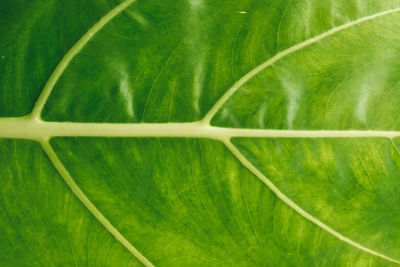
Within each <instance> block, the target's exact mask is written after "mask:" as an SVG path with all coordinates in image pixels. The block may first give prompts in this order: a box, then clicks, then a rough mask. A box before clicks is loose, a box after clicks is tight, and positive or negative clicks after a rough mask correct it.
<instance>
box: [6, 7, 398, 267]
mask: <svg viewBox="0 0 400 267" xmlns="http://www.w3.org/2000/svg"><path fill="white" fill-rule="evenodd" d="M134 1H135V0H125V1H123V2H122V3H121V4H120V5H118V6H117V7H115V8H114V9H113V10H111V11H110V12H109V13H108V14H106V15H105V16H104V17H103V18H102V19H100V21H99V22H97V23H96V24H95V25H93V27H92V28H91V29H90V30H89V31H88V32H87V33H86V34H85V35H84V36H82V38H81V39H80V40H79V41H78V42H77V43H76V44H75V45H74V46H73V47H72V48H71V49H70V51H68V53H67V54H66V55H65V56H64V57H63V59H62V60H61V61H60V63H59V64H58V66H57V67H56V69H55V70H54V72H53V73H52V74H51V76H50V78H49V80H48V81H47V83H46V85H45V86H44V88H43V91H42V93H41V94H40V96H39V98H38V100H37V102H36V103H35V106H34V108H33V110H32V113H31V114H30V115H28V116H25V117H19V118H0V129H1V131H0V138H22V139H30V140H35V141H38V142H40V143H41V145H42V147H43V149H44V151H45V152H46V153H47V155H48V156H49V158H50V160H51V161H52V163H53V165H54V166H55V167H56V169H57V170H58V172H59V173H60V175H61V176H62V178H63V179H64V181H65V182H66V183H67V184H68V186H69V187H70V189H71V191H72V192H73V193H74V194H75V195H76V196H77V198H78V199H79V200H80V201H81V202H82V203H83V204H84V205H85V206H86V207H87V209H88V210H89V211H90V212H91V213H92V214H93V215H94V216H95V217H96V219H97V220H98V221H99V222H100V223H101V224H102V225H103V226H104V227H105V228H106V229H107V230H108V231H109V232H110V233H111V234H112V235H113V236H114V237H115V238H116V239H117V240H118V241H119V242H120V243H121V244H122V245H123V246H124V247H125V248H127V249H128V250H129V251H130V252H131V253H132V254H133V255H134V256H135V257H137V258H138V259H139V260H140V261H141V262H142V263H143V264H144V265H145V266H153V264H152V263H151V262H150V261H149V260H148V259H147V258H145V257H144V256H143V255H142V254H141V253H140V252H139V251H138V250H137V249H136V248H135V247H134V246H133V245H132V244H131V243H130V242H129V241H128V240H126V239H125V238H124V236H123V235H122V234H121V233H120V232H119V231H118V230H117V229H116V228H115V227H114V226H113V225H112V224H111V223H110V222H109V221H108V220H107V218H106V217H105V216H104V215H103V214H102V213H101V212H100V211H99V210H98V209H97V208H96V206H95V205H94V204H93V203H92V202H91V201H90V200H89V199H88V198H87V197H86V195H85V194H84V193H83V192H82V191H81V189H80V188H79V187H78V186H77V184H76V183H75V182H74V180H73V179H72V177H71V175H70V174H69V172H68V171H67V169H66V168H65V167H64V166H63V164H62V162H61V161H60V160H59V159H58V156H57V155H56V153H55V151H54V150H53V149H52V147H51V145H50V143H49V142H48V141H49V139H50V138H52V137H56V136H76V137H77V136H92V137H188V138H211V139H215V140H219V141H222V142H223V143H224V144H225V145H226V147H227V148H228V149H229V150H230V151H231V152H232V154H233V155H234V156H235V157H236V158H237V159H238V160H239V161H240V162H241V163H242V164H243V166H245V167H246V168H247V169H249V170H250V171H251V172H252V173H253V174H254V175H255V176H256V177H257V178H258V179H260V180H261V181H262V182H263V183H264V184H266V185H267V186H268V187H269V188H270V189H271V190H272V191H273V192H274V193H275V194H276V195H277V196H278V197H279V198H280V199H281V200H282V201H283V202H285V203H286V204H287V205H288V206H290V207H291V208H293V209H294V210H295V211H296V212H298V213H299V214H300V215H302V216H303V217H304V218H306V219H307V220H309V221H311V222H313V223H314V224H316V225H318V226H319V227H321V228H322V229H324V230H325V231H327V232H329V233H330V234H332V235H334V236H335V237H337V238H338V239H340V240H342V241H344V242H346V243H348V244H349V245H351V246H354V247H356V248H358V249H360V250H363V251H365V252H367V253H370V254H372V255H375V256H377V257H380V258H383V259H386V260H388V261H391V262H394V263H398V264H400V261H399V260H396V259H393V258H390V257H388V256H386V255H384V254H381V253H379V252H376V251H374V250H371V249H369V248H366V247H364V246H362V245H361V244H359V243H357V242H355V241H353V240H351V239H349V238H347V237H345V236H343V235H341V234H340V233H338V232H336V231H335V230H334V229H332V228H330V227H329V226H327V225H326V224H324V223H323V222H321V221H319V220H318V219H317V218H315V217H313V216H312V215H311V214H309V213H307V212H306V211H305V210H303V209H302V208H301V207H299V206H298V205H297V204H295V203H294V202H293V201H292V200H290V199H289V198H288V197H287V196H285V195H284V194H283V193H282V192H281V191H280V190H279V189H278V188H277V187H276V186H275V185H274V184H273V183H272V182H271V181H270V180H269V179H268V178H267V177H265V176H264V175H263V174H262V173H261V172H260V171H259V170H258V169H257V168H256V167H255V166H254V165H253V164H252V163H251V162H250V161H249V160H248V159H246V157H245V156H244V155H243V154H241V152H240V151H239V150H238V149H237V148H236V147H235V146H234V145H233V144H232V143H231V142H230V138H232V137H270V138H279V137H280V138H357V137H359V138H362V137H385V138H394V137H399V136H400V132H397V131H357V130H262V129H236V128H221V127H215V126H211V125H210V122H211V119H212V118H213V117H214V115H215V114H216V113H217V112H218V111H219V110H220V109H221V108H222V106H223V105H224V104H225V103H226V102H227V101H228V100H229V99H230V97H231V96H232V95H233V94H234V93H235V92H236V91H237V90H238V89H239V88H240V87H241V86H242V85H244V84H245V83H246V82H247V81H248V80H250V79H251V78H252V77H254V76H255V75H257V74H258V73H259V72H261V71H262V70H264V69H265V68H267V67H268V66H271V65H272V64H274V63H275V62H276V61H278V60H279V59H281V58H282V57H285V56H287V55H289V54H291V53H294V52H296V51H298V50H300V49H302V48H304V47H306V46H308V45H311V44H313V43H315V42H318V41H319V40H321V39H323V38H326V37H328V36H330V35H332V34H334V33H336V32H339V31H341V30H344V29H347V28H349V27H351V26H354V25H357V24H359V23H362V22H364V21H367V20H372V19H374V18H377V17H380V16H383V15H387V14H391V13H394V12H398V11H400V8H398V9H393V10H388V11H384V12H381V13H377V14H374V15H371V16H367V17H364V18H360V19H358V20H355V21H352V22H349V23H346V24H344V25H342V26H339V27H336V28H333V29H331V30H329V31H327V32H325V33H322V34H320V35H318V36H316V37H314V38H311V39H309V40H306V41H304V42H302V43H300V44H297V45H295V46H293V47H291V48H289V49H287V50H284V51H282V52H280V53H278V54H277V55H275V56H274V57H272V58H270V59H268V60H267V61H265V62H264V63H262V64H261V65H259V66H257V67H256V68H254V69H253V70H252V71H250V72H249V73H247V74H246V75H244V76H243V77H242V78H241V79H239V80H238V81H237V82H236V83H235V84H234V85H233V86H232V87H231V88H230V89H228V90H227V92H226V93H225V94H224V95H223V96H222V97H221V98H220V99H219V100H218V101H217V102H216V103H215V105H214V106H213V107H212V108H211V109H210V111H209V112H208V113H207V114H206V115H205V117H204V119H202V120H201V121H198V122H187V123H140V124H122V123H75V122H45V121H42V120H41V118H40V114H41V112H42V110H43V107H44V105H45V104H46V102H47V99H48V97H49V96H50V94H51V92H52V90H53V88H54V86H55V84H56V83H57V81H58V79H59V78H60V77H61V75H62V73H63V72H64V70H65V69H66V68H67V67H68V65H69V63H70V62H71V61H72V59H73V58H74V57H75V55H77V54H78V53H79V52H80V51H81V50H82V49H83V47H84V46H85V45H86V44H87V43H88V42H89V41H90V39H91V38H92V37H93V35H94V34H96V33H97V32H98V31H100V30H101V29H102V28H103V27H104V26H105V25H106V24H107V23H108V22H109V21H111V20H112V19H113V18H114V17H115V16H117V15H118V14H119V13H121V12H122V11H123V10H124V9H125V8H127V7H128V6H129V5H130V4H132V3H133V2H134Z"/></svg>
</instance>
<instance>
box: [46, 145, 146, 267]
mask: <svg viewBox="0 0 400 267" xmlns="http://www.w3.org/2000/svg"><path fill="white" fill-rule="evenodd" d="M40 144H41V145H42V148H43V150H44V151H45V152H46V154H47V156H48V157H49V159H50V161H51V162H52V163H53V165H54V167H55V168H56V169H57V171H58V172H59V174H60V175H61V177H62V178H63V179H64V181H65V183H66V184H67V185H68V186H69V188H70V189H71V191H72V192H73V193H74V194H75V196H76V197H77V198H78V199H79V200H80V201H81V202H82V204H83V205H85V207H86V208H87V209H88V210H89V211H90V212H91V213H92V214H93V216H94V217H95V218H96V219H97V220H98V221H99V222H100V223H101V224H102V225H103V226H104V227H105V228H106V229H107V230H108V231H109V232H110V233H111V234H112V235H113V236H114V237H115V239H117V240H118V241H119V242H120V243H121V244H122V245H123V246H124V247H125V248H126V249H128V250H129V252H131V253H132V254H133V255H134V256H135V257H136V258H137V259H138V260H139V261H140V262H142V263H143V264H144V265H145V266H151V267H153V266H154V265H153V264H152V263H151V262H150V261H149V260H148V259H146V257H145V256H143V255H142V254H141V253H140V252H139V251H138V250H137V249H136V248H135V247H134V246H133V245H132V244H131V243H130V242H129V241H128V240H127V239H126V238H125V237H124V236H123V235H122V234H121V233H120V232H119V231H118V230H117V229H116V228H115V227H114V226H113V225H112V224H111V223H110V221H109V220H107V218H106V217H104V215H103V214H102V213H101V212H100V211H99V210H98V209H97V207H96V206H95V205H94V204H93V203H92V202H91V201H90V200H89V199H88V197H87V196H86V195H85V193H83V191H82V190H81V189H80V188H79V186H78V185H77V184H76V183H75V181H74V179H73V178H72V177H71V175H70V174H69V172H68V171H67V169H66V168H65V167H64V165H63V164H62V162H61V161H60V159H59V158H58V156H57V154H56V152H55V151H54V150H53V148H52V147H51V145H50V144H49V142H48V141H47V140H42V141H41V142H40Z"/></svg>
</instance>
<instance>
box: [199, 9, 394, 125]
mask: <svg viewBox="0 0 400 267" xmlns="http://www.w3.org/2000/svg"><path fill="white" fill-rule="evenodd" d="M399 11H400V8H396V9H390V10H386V11H383V12H380V13H376V14H374V15H371V16H367V17H363V18H360V19H357V20H354V21H351V22H348V23H346V24H343V25H341V26H338V27H335V28H333V29H331V30H329V31H326V32H324V33H322V34H320V35H317V36H315V37H313V38H310V39H308V40H306V41H304V42H301V43H299V44H297V45H294V46H292V47H290V48H288V49H286V50H283V51H282V52H279V53H278V54H276V55H275V56H273V57H271V58H270V59H268V60H267V61H264V63H262V64H260V65H258V66H257V67H255V68H254V69H252V70H251V71H250V72H248V73H247V74H245V75H244V76H243V77H242V78H240V79H239V80H238V81H237V82H235V83H234V84H233V85H232V87H231V88H229V89H228V90H227V91H226V92H225V93H224V94H223V95H222V97H221V98H220V99H218V101H217V102H216V103H215V104H214V106H213V107H212V108H211V109H210V110H209V111H208V113H207V114H206V115H205V116H204V118H203V120H202V122H203V123H204V124H210V122H211V120H212V118H213V117H214V116H215V114H217V112H218V111H219V110H220V109H221V107H222V106H223V105H224V104H225V103H226V102H227V101H228V100H229V99H230V98H231V96H232V95H233V94H234V93H235V92H236V91H237V90H238V89H239V88H240V87H241V86H242V85H244V84H245V83H246V82H248V81H249V80H250V79H251V78H253V77H254V76H256V75H257V74H258V73H260V72H261V71H263V70H264V69H266V68H267V67H269V66H271V65H272V64H274V63H275V62H277V61H278V60H280V59H281V58H283V57H286V56H288V55H290V54H292V53H294V52H296V51H298V50H301V49H303V48H305V47H307V46H309V45H312V44H314V43H317V42H319V41H321V40H322V39H325V38H326V37H329V36H331V35H333V34H335V33H337V32H340V31H343V30H345V29H348V28H350V27H352V26H355V25H357V24H360V23H363V22H365V21H369V20H373V19H375V18H378V17H382V16H385V15H389V14H392V13H395V12H399Z"/></svg>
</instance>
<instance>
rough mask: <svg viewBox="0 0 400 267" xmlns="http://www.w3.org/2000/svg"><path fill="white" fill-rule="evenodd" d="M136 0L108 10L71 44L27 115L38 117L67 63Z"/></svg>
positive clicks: (130, 0)
mask: <svg viewBox="0 0 400 267" xmlns="http://www.w3.org/2000/svg"><path fill="white" fill-rule="evenodd" d="M135 1H136V0H125V1H123V2H122V3H121V4H119V5H118V6H116V7H115V8H114V9H113V10H111V11H110V12H108V13H107V14H106V15H105V16H104V17H102V18H101V19H100V20H99V21H98V22H97V23H96V24H94V25H93V26H92V27H91V28H90V29H89V31H87V32H86V33H85V34H84V35H83V36H82V37H81V39H79V41H78V42H76V43H75V44H74V46H72V48H71V49H70V50H69V51H68V52H67V53H66V54H65V55H64V57H63V58H62V59H61V61H60V63H58V65H57V67H56V68H55V70H54V71H53V73H52V74H51V75H50V78H49V79H48V80H47V82H46V84H45V86H44V87H43V90H42V93H41V94H40V96H39V98H38V100H37V101H36V103H35V106H34V107H33V110H32V112H31V114H30V115H29V116H32V117H33V118H35V119H40V114H41V113H42V110H43V107H44V105H45V104H46V102H47V99H48V98H49V96H50V94H51V92H52V90H53V88H54V86H55V85H56V83H57V81H58V80H59V79H60V77H61V75H62V74H63V72H64V70H65V69H66V68H67V67H68V65H69V63H70V62H71V61H72V59H73V58H74V57H75V56H76V55H77V54H78V53H79V52H80V51H81V50H82V49H83V47H84V46H85V45H86V44H87V43H88V42H89V41H90V40H91V39H92V38H93V36H94V35H95V34H96V33H97V32H99V31H100V30H101V29H102V28H103V27H104V26H105V25H106V24H107V23H108V22H110V21H111V20H112V19H113V18H115V17H116V16H117V15H118V14H120V13H121V12H122V11H124V10H125V9H126V8H127V7H128V6H129V5H131V4H132V3H134V2H135Z"/></svg>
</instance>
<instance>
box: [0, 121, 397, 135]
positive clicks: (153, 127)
mask: <svg viewBox="0 0 400 267" xmlns="http://www.w3.org/2000/svg"><path fill="white" fill-rule="evenodd" d="M0 128H1V129H2V130H1V132H0V138H22V139H30V140H39V141H40V140H43V139H49V138H51V137H56V136H87V137H90V136H92V137H188V138H211V139H216V140H222V141H224V140H226V139H227V138H228V139H229V138H231V137H269V138H366V137H384V138H394V137H400V131H373V130H371V131H369V130H368V131H361V130H268V129H266V130H264V129H240V128H222V127H216V126H210V125H209V124H204V123H203V122H201V121H199V122H182V123H79V122H45V121H42V120H41V119H38V118H31V117H29V116H28V117H21V118H0Z"/></svg>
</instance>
